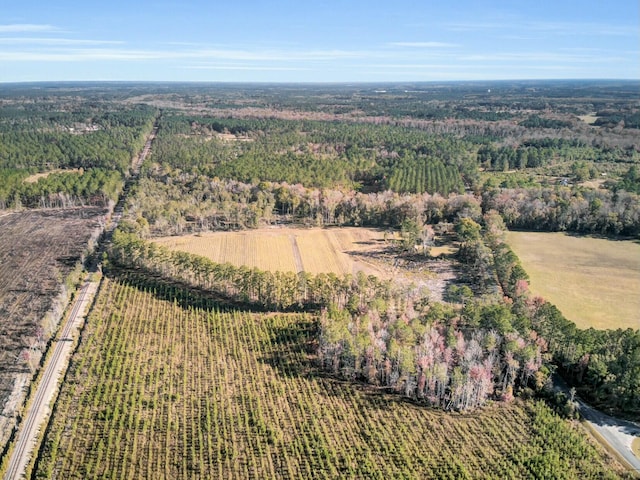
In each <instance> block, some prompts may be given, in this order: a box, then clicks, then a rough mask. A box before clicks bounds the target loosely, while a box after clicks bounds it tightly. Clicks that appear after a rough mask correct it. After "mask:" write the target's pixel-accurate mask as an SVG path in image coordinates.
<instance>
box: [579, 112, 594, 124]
mask: <svg viewBox="0 0 640 480" xmlns="http://www.w3.org/2000/svg"><path fill="white" fill-rule="evenodd" d="M578 118H579V119H580V120H582V121H583V122H584V123H587V124H589V125H593V124H594V123H596V120H598V116H597V115H596V114H595V113H590V114H588V115H578Z"/></svg>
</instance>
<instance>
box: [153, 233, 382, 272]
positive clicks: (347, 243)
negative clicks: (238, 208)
mask: <svg viewBox="0 0 640 480" xmlns="http://www.w3.org/2000/svg"><path fill="white" fill-rule="evenodd" d="M154 242H156V243H158V244H160V245H164V246H166V247H168V248H170V249H172V250H181V251H184V252H189V253H194V254H196V255H202V256H203V257H207V258H209V259H211V260H213V261H214V262H217V263H224V262H229V263H232V264H234V265H238V266H239V265H246V266H248V267H255V268H259V269H261V270H270V271H278V270H280V271H290V272H297V271H299V270H300V265H301V267H302V270H304V271H306V272H308V273H311V274H318V273H335V274H338V275H342V274H355V273H357V272H358V271H360V270H363V271H364V272H365V273H367V274H372V275H377V276H379V277H382V278H388V277H389V274H387V273H385V272H384V269H383V267H382V265H376V264H374V263H373V261H372V260H369V259H365V258H364V257H365V255H367V254H371V253H372V252H380V251H381V250H383V249H385V248H386V246H387V245H386V244H385V240H384V232H382V231H380V230H375V229H369V228H356V227H353V228H350V227H347V228H327V229H322V228H311V229H301V228H262V229H258V230H248V231H243V232H213V233H203V234H198V235H184V236H180V237H163V238H157V239H154Z"/></svg>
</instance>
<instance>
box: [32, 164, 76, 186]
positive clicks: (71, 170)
mask: <svg viewBox="0 0 640 480" xmlns="http://www.w3.org/2000/svg"><path fill="white" fill-rule="evenodd" d="M52 173H82V172H81V170H80V169H79V168H67V169H62V168H59V169H57V170H51V171H50V172H43V173H35V174H33V175H29V176H28V177H27V178H25V179H24V183H36V182H37V181H38V180H40V179H41V178H47V177H48V176H49V175H51V174H52Z"/></svg>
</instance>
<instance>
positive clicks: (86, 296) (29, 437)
mask: <svg viewBox="0 0 640 480" xmlns="http://www.w3.org/2000/svg"><path fill="white" fill-rule="evenodd" d="M97 288H98V282H96V281H89V280H88V279H87V280H86V281H85V283H84V285H83V286H82V289H81V290H80V294H79V295H78V296H77V297H76V300H75V303H74V305H73V309H72V310H71V313H70V314H69V316H68V317H67V319H66V322H65V323H64V324H63V326H62V329H61V330H60V332H59V334H58V337H57V338H56V340H55V341H54V343H55V345H54V346H53V353H52V354H51V357H50V358H49V362H48V363H47V365H46V366H45V369H44V371H43V374H42V377H41V380H40V383H39V384H38V388H37V390H36V394H35V396H34V397H33V399H32V401H31V403H30V405H29V406H28V408H27V409H26V410H25V412H24V414H23V418H24V421H23V423H22V424H21V425H20V427H19V430H18V435H17V437H16V440H15V447H14V449H13V451H12V454H11V458H10V460H9V465H8V468H7V472H6V473H5V476H4V479H5V480H17V479H19V478H24V471H25V468H26V466H27V464H28V462H29V459H30V458H31V456H32V455H33V454H34V451H35V450H36V449H37V448H38V446H39V442H38V431H39V430H40V428H41V427H42V426H43V425H46V421H47V420H48V418H49V415H50V414H51V405H52V403H53V401H55V398H56V395H57V390H58V384H59V381H60V378H61V376H63V375H64V372H65V371H66V369H67V366H68V362H69V358H70V356H71V353H72V348H73V344H74V342H73V341H72V337H73V336H74V335H75V333H76V331H77V330H78V327H79V326H80V325H82V323H83V322H84V318H85V316H86V312H87V309H88V307H89V305H90V303H91V302H92V301H93V297H94V296H95V293H96V291H97Z"/></svg>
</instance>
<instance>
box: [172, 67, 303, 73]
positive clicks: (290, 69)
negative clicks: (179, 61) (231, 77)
mask: <svg viewBox="0 0 640 480" xmlns="http://www.w3.org/2000/svg"><path fill="white" fill-rule="evenodd" d="M181 68H185V69H188V70H256V71H277V72H303V71H310V70H312V69H311V68H303V67H275V66H256V65H185V66H183V67H181Z"/></svg>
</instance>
